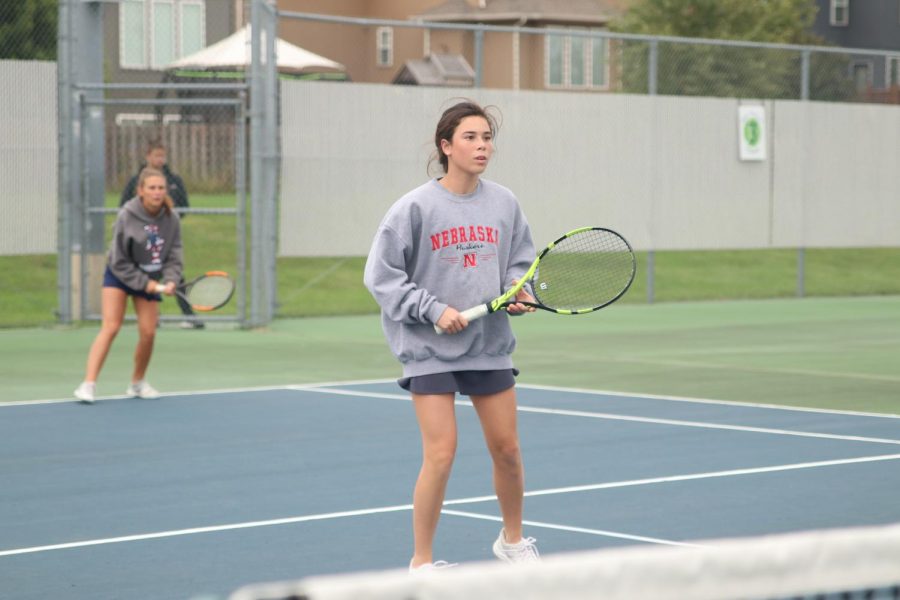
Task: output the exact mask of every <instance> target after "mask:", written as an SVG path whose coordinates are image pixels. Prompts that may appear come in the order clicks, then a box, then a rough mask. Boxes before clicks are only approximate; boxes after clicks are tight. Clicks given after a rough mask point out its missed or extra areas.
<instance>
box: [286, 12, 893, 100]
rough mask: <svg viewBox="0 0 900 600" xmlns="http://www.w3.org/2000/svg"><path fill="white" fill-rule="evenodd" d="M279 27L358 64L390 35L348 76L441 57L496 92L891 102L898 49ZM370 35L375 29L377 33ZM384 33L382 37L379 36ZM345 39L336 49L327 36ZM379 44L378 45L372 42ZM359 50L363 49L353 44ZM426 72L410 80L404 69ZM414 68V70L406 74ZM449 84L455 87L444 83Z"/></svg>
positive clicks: (293, 17)
mask: <svg viewBox="0 0 900 600" xmlns="http://www.w3.org/2000/svg"><path fill="white" fill-rule="evenodd" d="M279 15H280V16H281V17H282V21H281V23H282V25H281V26H282V28H283V29H284V30H285V31H291V32H302V33H303V39H304V40H305V41H309V42H310V43H311V46H310V49H311V50H313V51H316V52H320V53H322V54H324V55H326V56H329V57H330V58H334V59H336V60H338V61H341V62H344V63H346V64H348V65H360V61H361V58H360V53H361V51H360V50H359V48H360V47H362V48H365V47H366V46H367V45H371V46H373V47H374V46H375V45H374V44H371V43H370V38H371V37H372V36H373V35H376V34H377V35H382V36H386V39H389V40H392V45H391V46H390V49H391V53H389V56H390V60H391V63H390V64H381V62H383V61H382V57H381V56H380V55H379V56H376V57H366V58H367V59H368V60H369V63H370V64H375V65H376V68H375V69H372V68H371V67H363V66H355V68H354V69H351V71H352V72H351V73H350V78H351V79H352V80H357V79H358V78H360V76H361V77H362V78H363V79H364V80H366V81H374V82H379V83H404V84H409V83H412V84H419V85H441V84H443V85H451V82H450V80H449V79H448V78H445V80H444V81H442V80H441V75H442V73H441V71H442V69H443V68H444V67H446V64H448V63H447V61H446V59H442V60H441V61H438V60H434V61H432V62H431V63H429V60H428V58H429V56H431V55H442V54H450V55H453V56H454V58H456V59H458V60H459V61H463V62H465V63H467V64H466V67H468V68H470V70H471V72H472V76H471V77H470V78H469V83H468V85H471V86H473V87H485V88H498V89H510V88H512V89H533V90H556V91H594V92H600V93H628V94H660V95H670V96H707V97H727V98H753V99H765V100H769V99H771V100H786V99H787V100H789V99H796V100H816V101H831V102H872V103H900V50H897V51H893V52H891V51H877V50H865V49H849V48H837V47H825V46H798V45H788V44H773V43H755V42H742V41H726V40H710V39H695V38H674V37H663V36H649V35H635V34H625V33H614V32H610V31H607V30H603V29H588V28H583V27H571V28H567V27H562V26H548V27H514V26H501V25H482V24H463V23H445V22H425V21H400V20H387V19H368V18H352V17H343V16H334V15H322V14H313V13H302V12H292V11H280V12H279ZM379 32H380V33H379ZM388 34H389V35H388ZM337 39H354V40H357V41H358V42H359V43H358V44H353V45H352V47H351V46H346V45H345V46H340V45H338V44H337V43H335V42H334V41H333V40H337ZM378 47H379V48H380V46H378ZM362 54H365V52H364V51H362ZM429 69H430V70H431V71H432V72H433V76H431V77H427V78H422V77H420V78H419V80H416V77H415V76H410V71H414V72H426V71H428V70H429ZM413 75H415V73H413ZM454 81H455V83H452V84H453V85H458V86H459V85H461V86H465V85H467V83H466V82H465V81H462V82H461V81H460V80H459V79H456V80H454Z"/></svg>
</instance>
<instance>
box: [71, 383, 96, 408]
mask: <svg viewBox="0 0 900 600" xmlns="http://www.w3.org/2000/svg"><path fill="white" fill-rule="evenodd" d="M74 393H75V397H76V398H78V399H79V400H81V401H82V402H84V403H85V404H93V403H94V395H95V394H96V393H97V384H96V383H95V382H93V381H82V382H81V385H79V386H78V387H77V388H75V392H74Z"/></svg>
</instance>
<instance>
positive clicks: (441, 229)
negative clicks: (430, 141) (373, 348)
mask: <svg viewBox="0 0 900 600" xmlns="http://www.w3.org/2000/svg"><path fill="white" fill-rule="evenodd" d="M534 257H535V250H534V244H533V242H532V240H531V230H530V229H529V227H528V222H527V221H526V219H525V215H524V214H523V213H522V209H521V208H520V206H519V203H518V200H516V197H515V196H514V195H513V193H512V192H511V191H509V190H508V189H507V188H505V187H503V186H501V185H499V184H497V183H494V182H491V181H487V180H484V179H482V180H480V182H479V184H478V187H477V188H476V190H475V192H473V193H472V194H468V195H464V196H459V195H456V194H453V193H451V192H449V191H447V190H446V189H445V188H444V187H443V186H442V185H441V184H440V183H439V182H438V181H437V180H436V179H433V180H431V181H429V182H428V183H426V184H424V185H422V186H420V187H418V188H416V189H414V190H412V191H411V192H409V193H408V194H406V195H405V196H403V197H402V198H400V200H398V201H397V202H396V203H395V204H394V205H393V206H392V207H391V208H390V209H389V210H388V212H387V215H385V217H384V220H383V221H382V222H381V225H380V226H379V228H378V231H377V232H376V234H375V240H374V241H373V243H372V248H371V250H370V252H369V257H368V260H367V262H366V269H365V275H364V278H363V280H364V283H365V285H366V287H367V288H368V289H369V291H370V292H371V293H372V295H373V296H374V297H375V300H376V301H377V302H378V304H379V305H380V306H381V322H382V327H383V329H384V333H385V336H386V337H387V341H388V345H389V346H390V348H391V351H392V352H393V353H394V355H395V356H396V357H397V359H398V360H399V361H400V362H401V363H402V365H403V375H404V376H405V377H414V376H417V375H427V374H431V373H443V372H448V371H461V370H493V369H507V368H512V358H511V356H510V355H511V354H512V351H513V350H514V349H515V345H516V341H515V337H513V334H512V329H511V328H510V325H509V318H508V316H507V314H506V311H498V313H495V314H492V315H488V316H487V317H484V318H483V319H479V320H477V321H472V322H471V323H470V325H469V326H468V327H467V328H466V329H465V330H463V331H462V332H460V333H458V334H454V335H438V334H437V333H435V331H434V323H435V322H436V321H437V320H438V318H439V317H440V316H441V314H442V313H443V312H444V310H445V309H446V308H447V306H452V307H453V308H455V309H457V310H460V311H462V310H465V309H467V308H471V307H472V306H475V305H477V304H483V303H485V302H488V301H490V300H492V299H493V298H495V297H497V296H499V295H500V294H501V293H503V291H504V290H506V289H509V287H511V286H512V281H513V279H518V278H520V277H521V276H522V275H523V274H524V273H525V272H526V271H527V270H528V267H529V266H531V263H532V261H534Z"/></svg>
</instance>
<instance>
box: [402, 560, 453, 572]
mask: <svg viewBox="0 0 900 600" xmlns="http://www.w3.org/2000/svg"><path fill="white" fill-rule="evenodd" d="M458 565H459V563H451V562H447V561H446V560H436V561H434V562H430V563H425V564H423V565H419V566H418V567H414V566H412V561H409V572H410V573H430V572H431V571H438V570H440V569H450V568H452V567H456V566H458Z"/></svg>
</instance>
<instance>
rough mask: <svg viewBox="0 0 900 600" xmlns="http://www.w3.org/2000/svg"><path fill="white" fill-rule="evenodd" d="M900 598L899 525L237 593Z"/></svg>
mask: <svg viewBox="0 0 900 600" xmlns="http://www.w3.org/2000/svg"><path fill="white" fill-rule="evenodd" d="M507 598H509V599H511V600H512V599H515V600H555V599H560V600H587V599H591V600H595V599H603V600H644V599H652V600H737V599H741V600H788V599H789V600H794V599H811V600H838V599H840V600H853V599H866V600H887V599H891V600H900V524H896V525H888V526H880V527H862V528H848V529H830V530H819V531H808V532H801V533H792V534H782V535H771V536H762V537H757V538H733V539H720V540H708V541H701V542H697V545H696V546H693V547H670V546H666V547H661V546H653V547H650V546H632V547H629V548H625V549H619V550H599V551H591V552H579V553H570V554H558V555H550V556H547V557H545V558H544V559H543V560H542V562H541V563H539V564H538V565H527V566H526V565H516V566H509V565H506V564H502V563H496V562H494V563H474V564H471V565H464V566H460V567H457V568H454V569H445V570H441V571H436V572H435V571H432V572H431V573H428V574H425V575H410V574H409V573H407V572H406V570H392V571H383V572H365V573H356V574H348V575H335V576H320V577H309V578H306V579H301V580H298V581H296V582H281V583H269V584H258V585H251V586H247V587H244V588H242V589H240V590H237V591H236V592H235V593H234V594H232V596H231V598H230V600H288V599H290V600H451V599H452V600H503V599H507Z"/></svg>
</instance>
